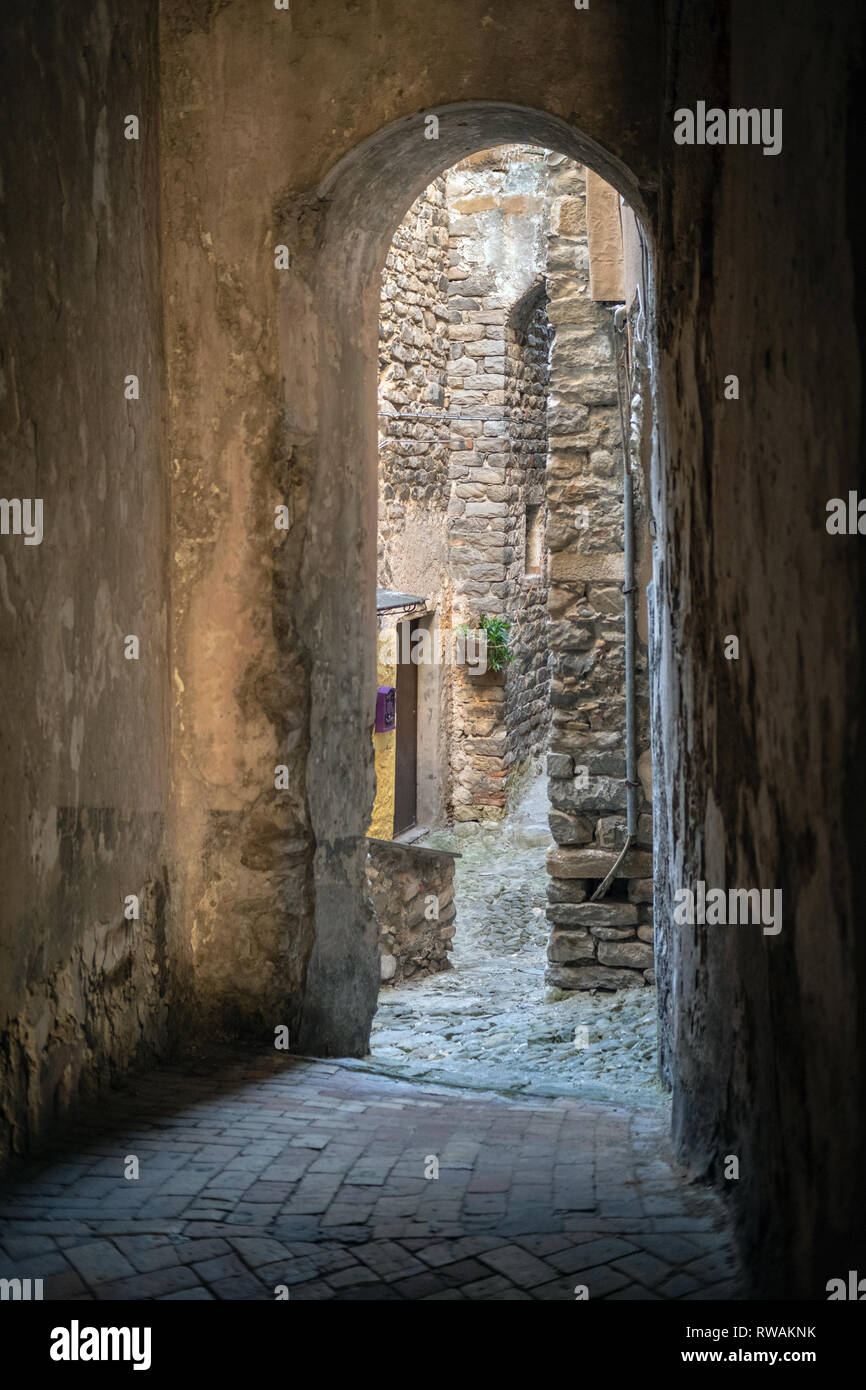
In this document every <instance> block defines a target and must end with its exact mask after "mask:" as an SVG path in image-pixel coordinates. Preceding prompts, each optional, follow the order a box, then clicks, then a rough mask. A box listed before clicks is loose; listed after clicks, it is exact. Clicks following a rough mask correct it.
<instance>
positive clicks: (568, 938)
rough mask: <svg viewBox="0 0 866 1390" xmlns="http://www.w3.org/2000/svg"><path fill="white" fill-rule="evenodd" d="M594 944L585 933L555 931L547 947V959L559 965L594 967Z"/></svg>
mask: <svg viewBox="0 0 866 1390" xmlns="http://www.w3.org/2000/svg"><path fill="white" fill-rule="evenodd" d="M595 950H596V946H595V942H594V941H593V939H592V937H591V936H590V934H589V932H586V931H555V932H553V934H552V936H551V938H550V941H549V942H548V946H547V959H548V960H549V961H551V962H553V963H555V964H560V965H565V964H569V965H594V964H595Z"/></svg>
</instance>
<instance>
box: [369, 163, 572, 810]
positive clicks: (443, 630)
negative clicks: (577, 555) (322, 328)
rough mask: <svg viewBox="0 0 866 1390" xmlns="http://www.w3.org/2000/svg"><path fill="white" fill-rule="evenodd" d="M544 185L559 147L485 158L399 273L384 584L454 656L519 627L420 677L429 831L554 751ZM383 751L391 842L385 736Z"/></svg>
mask: <svg viewBox="0 0 866 1390" xmlns="http://www.w3.org/2000/svg"><path fill="white" fill-rule="evenodd" d="M546 180H547V165H546V156H545V152H544V151H543V150H539V149H535V148H533V147H528V146H527V147H521V146H507V147H502V148H499V149H496V150H493V151H485V152H482V153H481V154H479V155H476V156H473V157H472V158H470V159H469V160H467V161H465V163H464V164H461V165H458V166H457V167H455V168H454V169H452V170H449V171H448V173H447V174H446V175H445V176H444V177H443V178H441V179H439V180H436V182H435V183H434V184H432V185H431V186H430V187H428V188H427V189H426V190H425V192H424V193H423V194H422V195H421V196H420V197H419V198H418V199H417V200H416V202H415V203H414V204H413V206H412V208H411V209H410V211H409V213H408V214H407V216H406V218H405V219H404V221H403V223H402V224H401V226H400V228H399V229H398V232H397V233H396V235H395V237H394V239H393V242H392V245H391V248H390V250H389V254H388V258H387V262H386V265H385V269H384V272H383V286H382V301H381V316H380V328H379V334H380V361H379V367H380V388H379V411H380V431H381V437H380V442H379V451H380V452H379V457H380V469H379V517H380V522H379V535H378V564H379V572H378V580H379V584H380V585H381V587H382V588H384V589H393V590H401V591H403V592H406V593H410V594H415V595H417V596H418V598H419V599H420V600H421V601H422V602H421V604H420V605H419V606H418V607H417V608H416V610H415V612H416V615H417V614H421V613H423V614H426V615H429V627H430V631H431V636H433V637H434V640H435V641H436V643H437V650H438V651H440V652H441V651H442V649H443V648H444V647H445V645H446V639H447V638H448V636H449V634H453V633H454V632H455V630H456V629H458V628H460V627H461V626H464V625H465V626H468V627H469V628H470V629H472V630H474V629H475V628H476V626H477V624H478V622H479V620H480V619H481V617H482V615H483V614H486V615H488V616H491V617H504V618H507V619H508V620H509V621H510V622H511V623H512V628H511V631H510V633H509V647H510V651H511V653H512V659H511V660H510V661H509V663H508V665H507V666H505V667H504V668H503V669H501V670H499V671H496V670H493V669H490V668H488V669H487V670H486V671H484V672H483V673H479V669H478V663H477V662H471V663H469V664H467V663H462V664H461V663H460V662H456V663H455V664H451V663H449V662H448V660H447V659H443V662H442V665H441V669H440V671H439V672H438V675H437V679H436V681H435V690H434V691H433V692H432V694H431V693H430V686H431V679H430V675H429V673H426V674H425V676H422V682H424V683H425V684H426V686H427V688H428V691H427V697H426V698H425V700H424V708H425V719H426V725H425V730H424V732H423V733H422V732H421V730H420V727H419V766H418V822H419V824H425V825H432V824H442V823H444V822H445V821H446V820H450V819H451V818H452V817H454V818H456V819H458V820H483V819H497V818H500V817H501V816H502V815H503V814H504V813H505V809H506V804H507V799H508V789H509V787H510V786H511V785H513V783H514V781H515V779H517V778H519V776H520V774H521V773H522V772H523V771H524V770H525V769H526V768H527V766H528V765H529V763H530V762H531V760H532V759H533V758H538V757H539V756H540V754H541V752H542V750H543V747H544V744H545V741H546V735H547V727H548V723H549V668H548V654H547V644H546V597H547V576H546V545H545V539H544V537H545V528H546V503H545V464H546V457H547V432H546V414H547V391H548V384H549V382H548V377H549V366H548V363H549V345H550V329H549V324H548V321H547V317H546V311H545V296H544V281H543V274H544V256H545V251H546V224H545V217H546V212H545V207H546V203H545V187H546ZM390 627H391V623H390V622H389V621H388V620H387V619H386V620H385V621H384V622H381V621H380V635H383V629H384V637H385V638H386V639H387V640H390V636H391V635H390V631H389V629H390ZM452 650H453V645H452ZM379 665H380V671H381V669H382V654H381V644H380V656H379ZM422 745H423V747H422ZM376 756H377V762H376V766H377V777H378V778H379V787H378V793H377V801H376V805H375V807H374V814H373V826H374V827H375V830H376V833H377V834H384V833H385V830H386V825H387V821H388V816H389V812H388V809H387V803H388V802H389V801H390V800H391V799H392V797H391V785H392V780H393V776H394V773H393V767H392V763H393V757H392V755H391V750H390V749H389V748H388V747H387V746H386V744H385V741H384V740H382V739H379V740H378V742H377V747H376Z"/></svg>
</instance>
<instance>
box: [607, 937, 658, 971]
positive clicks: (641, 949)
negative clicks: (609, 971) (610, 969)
mask: <svg viewBox="0 0 866 1390" xmlns="http://www.w3.org/2000/svg"><path fill="white" fill-rule="evenodd" d="M598 959H599V961H600V962H601V964H602V965H610V966H614V967H623V966H627V967H629V968H630V969H632V970H648V969H651V968H652V964H653V949H652V946H650V945H648V944H647V943H646V942H645V941H600V942H599V945H598Z"/></svg>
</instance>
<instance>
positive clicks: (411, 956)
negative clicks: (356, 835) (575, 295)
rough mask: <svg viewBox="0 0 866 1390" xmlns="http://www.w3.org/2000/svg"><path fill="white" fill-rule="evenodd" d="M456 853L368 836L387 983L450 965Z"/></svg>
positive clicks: (369, 868) (381, 965)
mask: <svg viewBox="0 0 866 1390" xmlns="http://www.w3.org/2000/svg"><path fill="white" fill-rule="evenodd" d="M457 857H458V856H456V855H454V854H450V853H449V852H448V851H447V850H432V849H425V848H423V847H422V846H420V845H404V844H395V843H394V842H393V841H391V842H389V841H381V840H375V839H371V840H369V841H368V853H367V884H368V887H369V890H370V898H371V900H372V904H373V911H374V913H375V916H376V920H377V921H378V923H379V948H380V958H379V969H380V974H381V978H382V982H383V984H394V985H397V984H402V983H403V982H404V981H405V980H411V979H417V978H420V977H421V976H422V975H432V974H435V973H436V972H437V971H439V970H448V969H450V961H449V960H448V952H449V951H450V950H451V945H452V938H453V936H454V931H455V918H456V915H457V914H456V911H455V907H454V860H455V859H456V858H457Z"/></svg>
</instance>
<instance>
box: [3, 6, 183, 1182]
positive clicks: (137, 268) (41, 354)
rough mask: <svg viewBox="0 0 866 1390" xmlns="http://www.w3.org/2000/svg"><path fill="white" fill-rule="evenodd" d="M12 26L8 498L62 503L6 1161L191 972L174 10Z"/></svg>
mask: <svg viewBox="0 0 866 1390" xmlns="http://www.w3.org/2000/svg"><path fill="white" fill-rule="evenodd" d="M3 30H4V32H3V42H2V45H0V50H2V53H0V129H2V130H3V132H4V134H5V135H6V137H7V138H9V137H11V136H12V134H13V132H14V139H15V144H16V147H17V150H18V154H17V155H15V154H14V153H13V152H12V151H11V150H10V152H9V157H8V158H7V157H5V156H4V157H3V159H2V170H3V194H2V197H0V262H2V265H3V267H4V270H3V293H2V306H0V313H2V331H0V341H2V357H0V496H2V497H3V498H5V499H12V498H17V499H21V498H27V499H31V500H33V499H40V500H41V503H42V509H43V511H42V516H43V522H42V537H41V541H40V542H39V543H37V544H32V545H31V544H25V543H24V538H23V536H22V535H15V534H2V535H0V595H2V597H0V709H2V711H3V715H2V719H3V728H2V732H0V744H2V765H3V785H4V788H5V791H4V806H3V814H2V833H0V1161H2V1159H3V1158H4V1157H5V1156H6V1155H7V1154H8V1153H9V1152H20V1151H22V1150H24V1149H26V1148H27V1147H28V1146H29V1145H31V1144H33V1143H34V1142H38V1141H39V1140H40V1139H41V1138H42V1137H43V1136H44V1135H45V1134H46V1133H47V1132H48V1131H49V1130H50V1129H51V1128H52V1127H53V1126H54V1125H56V1124H57V1123H58V1121H60V1120H62V1119H63V1118H64V1117H65V1116H67V1115H68V1114H69V1113H70V1112H71V1110H72V1109H73V1108H74V1106H75V1104H76V1103H77V1101H78V1100H79V1099H80V1098H82V1097H86V1098H92V1097H94V1096H95V1095H96V1094H98V1092H99V1090H100V1089H101V1088H103V1087H105V1086H106V1085H107V1084H108V1083H109V1082H110V1080H111V1079H112V1078H113V1077H115V1076H117V1075H119V1074H120V1073H122V1071H123V1070H124V1069H125V1068H127V1067H129V1066H131V1065H133V1064H134V1063H138V1062H147V1061H149V1060H151V1059H152V1058H153V1057H154V1056H156V1055H159V1054H161V1053H163V1052H164V1051H165V1050H166V1049H167V1048H168V1046H169V1045H170V1044H171V1042H172V1040H173V1039H174V1038H175V1037H176V1036H177V1028H178V1026H179V1023H180V1018H181V1015H180V1010H179V1007H178V1000H179V998H180V997H182V995H183V993H184V989H185V988H186V989H188V985H189V930H188V928H187V929H186V930H184V924H183V923H182V921H181V920H180V919H179V918H178V916H177V914H176V912H174V911H173V910H172V902H171V892H170V877H169V874H170V867H169V866H170V864H171V851H170V835H168V834H167V830H168V815H167V812H168V797H169V783H170V774H169V746H168V694H169V663H168V652H167V626H168V602H169V574H168V569H169V548H168V466H167V463H166V459H165V449H164V440H163V435H162V422H163V411H164V366H165V364H164V347H163V329H162V308H161V291H160V282H159V243H158V236H159V223H158V218H159V181H158V176H159V169H158V158H157V156H158V150H157V130H158V126H159V109H158V91H159V78H158V64H157V55H156V47H155V44H156V31H157V6H156V4H155V3H152V0H142V3H141V4H139V5H135V6H132V7H130V6H129V5H126V4H122V3H120V0H106V3H105V4H102V5H100V6H98V7H97V6H89V5H74V6H47V7H35V8H34V7H33V6H32V5H26V4H23V3H16V2H15V0H12V3H10V4H9V5H6V6H4V12H3ZM130 54H134V55H135V61H134V62H131V61H130V57H129V55H130ZM70 55H76V56H75V58H74V60H70ZM127 112H135V113H137V114H138V117H139V138H138V140H128V139H126V138H125V137H124V115H125V113H127ZM130 376H135V377H136V378H137V389H136V385H135V383H133V382H131V381H129V380H128V378H129V377H130ZM129 636H135V637H137V638H138V641H139V652H138V658H137V659H134V658H132V656H131V657H130V659H126V656H125V651H129V652H130V654H131V653H132V652H133V648H132V646H131V644H127V642H126V639H127V637H129ZM135 899H137V900H138V901H137V903H136V902H135V901H134V900H135ZM187 1002H188V1001H187Z"/></svg>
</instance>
